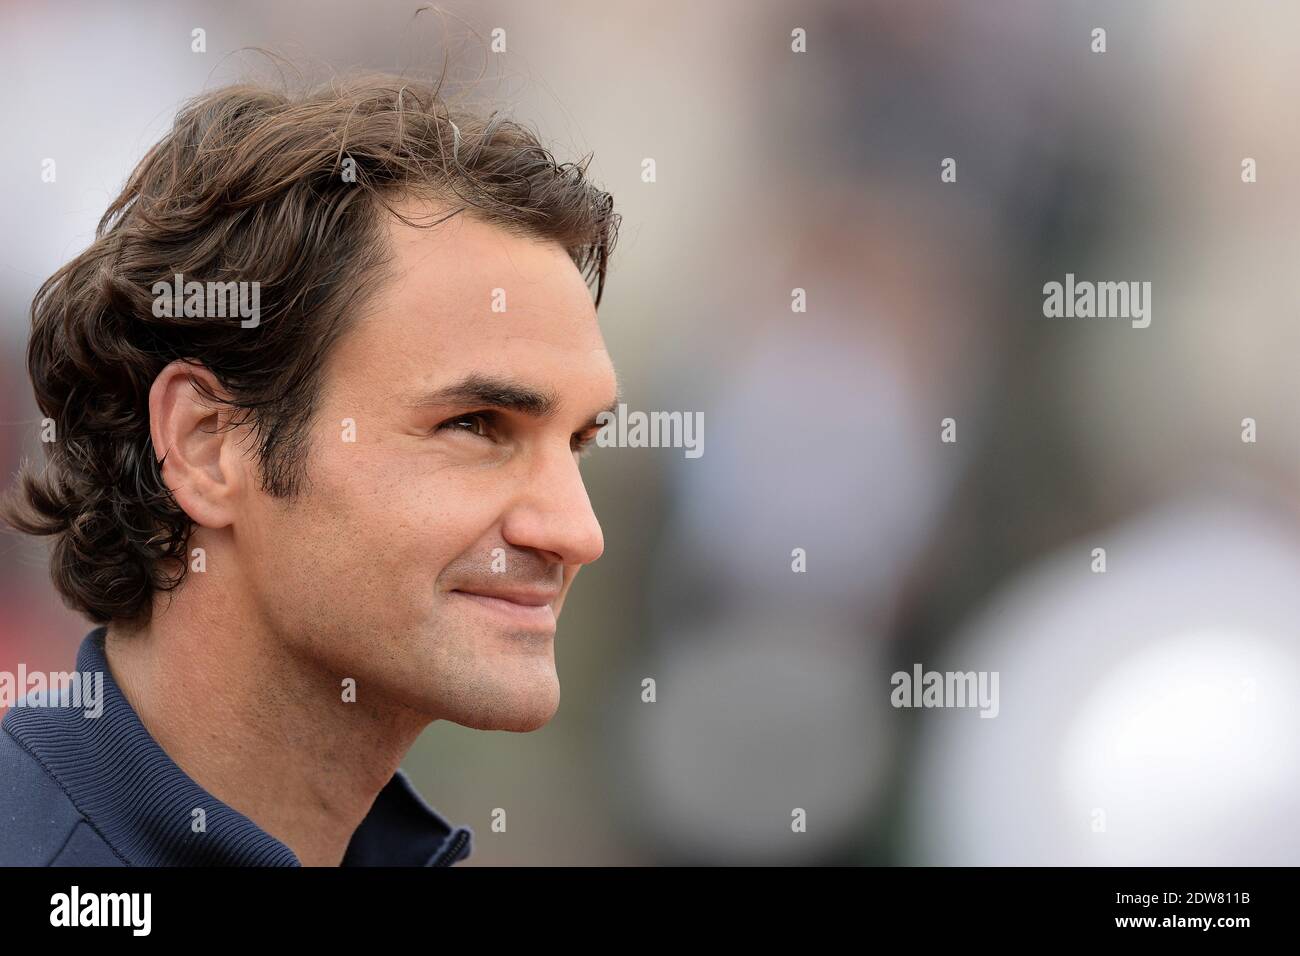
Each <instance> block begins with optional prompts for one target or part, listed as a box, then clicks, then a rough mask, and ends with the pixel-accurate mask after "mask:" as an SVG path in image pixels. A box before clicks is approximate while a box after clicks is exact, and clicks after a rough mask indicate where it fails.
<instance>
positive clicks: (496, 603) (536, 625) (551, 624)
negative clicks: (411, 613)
mask: <svg viewBox="0 0 1300 956" xmlns="http://www.w3.org/2000/svg"><path fill="white" fill-rule="evenodd" d="M450 593H451V594H455V595H457V596H458V597H461V598H464V599H465V600H467V601H469V602H470V603H471V604H473V605H475V606H476V607H478V608H480V609H481V610H484V611H487V612H488V613H490V614H492V615H494V616H496V617H498V618H500V619H501V620H503V621H508V622H509V623H510V624H511V625H512V626H513V627H522V628H526V629H528V630H544V631H554V630H555V610H554V609H553V608H552V607H551V601H553V600H554V599H555V598H554V597H548V596H546V595H541V594H510V595H500V594H478V593H475V592H473V591H461V590H459V589H457V590H454V591H451V592H450Z"/></svg>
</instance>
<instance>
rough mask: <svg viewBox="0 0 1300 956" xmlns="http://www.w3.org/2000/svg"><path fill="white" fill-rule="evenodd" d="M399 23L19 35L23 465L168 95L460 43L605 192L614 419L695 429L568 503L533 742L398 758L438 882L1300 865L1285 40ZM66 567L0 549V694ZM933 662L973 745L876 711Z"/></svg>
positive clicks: (15, 354)
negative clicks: (73, 285) (435, 814)
mask: <svg viewBox="0 0 1300 956" xmlns="http://www.w3.org/2000/svg"><path fill="white" fill-rule="evenodd" d="M415 6H416V5H415V4H413V3H410V2H405V0H403V2H393V0H381V2H367V3H364V4H359V3H351V2H341V0H328V2H314V3H306V2H286V0H276V2H234V3H222V4H216V3H194V2H168V3H162V2H158V3H149V2H135V3H111V2H93V3H92V2H76V0H74V2H61V3H57V4H45V3H39V4H38V3H31V2H23V3H16V2H8V3H4V4H3V6H2V7H0V9H3V22H4V29H3V31H0V62H3V63H4V64H6V66H5V77H6V82H5V83H3V84H0V128H3V129H4V131H5V132H4V139H5V146H4V149H3V150H0V176H2V179H3V183H4V188H3V204H4V205H3V208H4V217H3V218H4V221H5V223H6V228H5V229H3V230H0V306H2V308H0V464H3V470H4V473H5V477H6V482H8V481H9V480H11V479H12V475H13V473H14V471H15V470H16V468H17V465H18V462H19V460H20V457H21V456H23V455H24V454H27V455H35V454H38V453H39V440H38V434H39V427H38V423H39V415H38V413H37V411H36V408H35V404H34V402H33V399H32V395H31V390H30V385H29V383H28V381H27V377H26V373H25V367H24V350H25V346H26V337H27V330H28V327H29V323H30V314H29V311H28V310H29V307H30V303H31V298H32V295H33V294H34V292H35V291H36V289H37V287H38V286H39V285H40V283H41V282H42V281H43V280H44V279H45V278H46V277H47V276H48V275H49V274H50V273H52V272H53V271H54V270H55V269H56V268H57V267H58V266H59V265H61V264H62V263H64V262H65V261H67V260H68V259H69V258H71V257H72V256H73V255H74V254H76V253H77V252H78V251H80V250H81V249H82V248H84V247H85V246H86V245H87V244H88V243H89V241H90V239H91V237H92V235H93V230H94V225H95V223H96V221H97V220H98V218H99V216H100V215H101V214H102V212H103V210H104V208H105V207H106V206H107V204H108V202H109V201H110V200H111V199H112V197H113V196H115V195H116V193H117V192H118V191H119V190H120V188H121V186H122V185H123V183H124V182H125V179H126V177H127V175H128V173H129V171H130V170H131V168H132V167H133V166H134V165H135V163H136V162H137V161H138V160H139V158H140V157H141V156H142V155H143V154H144V152H145V150H146V149H147V148H148V147H149V145H151V144H152V143H153V142H154V141H156V140H157V139H158V138H159V137H160V136H161V134H162V133H163V131H164V130H165V129H166V127H167V126H168V125H169V124H170V121H171V118H172V116H173V115H174V113H175V111H176V109H177V107H178V106H179V105H180V103H181V102H182V101H183V100H184V99H185V98H187V97H189V96H191V95H193V94H195V93H198V92H200V91H201V90H203V89H206V88H210V87H212V86H217V85H221V84H222V83H225V82H230V81H232V80H234V79H236V78H239V77H240V76H243V75H246V73H247V67H248V66H249V65H250V64H254V65H259V66H260V65H261V64H260V63H259V62H258V61H257V59H256V57H251V56H248V55H245V54H240V53H237V52H236V51H238V50H240V48H243V47H248V46H259V47H265V48H268V49H271V50H274V51H276V52H279V53H283V54H285V55H287V56H290V57H293V58H296V59H299V60H301V61H304V62H308V63H316V64H323V65H324V66H326V67H328V68H334V69H346V68H350V67H366V68H373V69H397V70H416V71H419V70H425V71H426V72H427V70H428V69H429V64H430V63H431V62H434V61H436V60H437V58H438V56H440V55H441V51H442V50H444V49H447V48H448V47H450V50H451V52H453V53H455V54H456V55H458V56H459V57H460V58H461V60H462V61H463V62H464V63H467V64H468V69H469V72H471V73H475V74H476V73H478V72H482V73H483V79H482V80H481V81H480V82H479V83H478V88H479V90H480V91H481V93H482V95H483V96H485V97H488V98H490V99H491V100H492V101H493V102H494V103H495V104H496V105H499V106H501V107H503V108H505V109H507V110H508V111H510V112H511V113H512V114H513V115H514V116H515V117H516V118H519V119H524V120H526V121H528V122H530V123H532V124H534V125H535V126H536V127H537V128H538V129H539V130H540V131H541V133H542V135H543V138H544V139H545V140H546V141H547V143H548V145H550V146H551V147H552V148H553V149H554V151H555V153H556V155H557V157H558V158H559V159H561V160H562V161H563V160H577V159H580V158H581V157H582V156H585V155H586V154H587V153H589V152H590V153H593V154H594V159H593V161H592V164H591V167H590V173H591V175H592V176H593V178H594V179H595V180H596V181H597V182H598V183H600V184H601V185H602V186H603V187H604V188H606V189H608V190H610V191H611V192H612V193H613V195H614V198H615V203H616V208H617V209H618V210H619V211H620V212H621V213H622V215H623V217H624V221H623V229H622V233H621V236H620V240H619V245H618V247H617V250H616V252H615V255H614V258H613V261H612V270H611V277H610V283H609V289H608V292H607V295H606V299H605V302H604V304H603V305H602V307H601V312H600V314H601V322H602V326H603V329H604V334H605V338H606V341H607V343H608V345H609V348H610V352H611V354H612V356H613V358H614V361H615V364H616V365H617V367H618V369H619V372H620V377H621V379H622V382H623V388H624V392H625V400H626V401H627V402H628V404H629V407H631V408H633V409H643V410H680V411H688V412H694V411H700V412H703V414H704V419H705V442H704V454H703V456H702V457H700V458H695V459H689V458H686V457H685V456H684V455H683V453H682V451H681V449H671V448H658V449H616V448H610V449H601V450H598V451H597V452H596V453H595V454H594V455H593V457H592V458H591V459H590V461H589V462H588V463H587V464H586V465H585V466H584V471H585V472H586V474H587V476H588V489H589V491H590V493H591V497H592V502H593V504H594V506H595V508H596V512H597V514H598V515H599V516H600V518H601V522H602V525H603V528H604V531H605V540H606V550H605V555H604V557H603V558H602V559H601V560H600V561H599V562H598V563H597V564H595V565H594V566H592V567H591V568H589V569H587V570H585V571H584V572H583V575H582V580H581V583H580V585H579V586H578V587H577V588H575V589H574V592H573V595H572V597H571V598H570V600H569V601H568V603H567V604H566V605H565V614H564V620H563V622H562V625H561V628H560V633H559V636H558V638H557V644H556V654H557V659H558V664H559V671H560V675H561V680H562V684H563V701H562V704H561V707H560V710H559V713H558V714H557V716H556V717H555V719H554V720H553V721H552V722H551V723H550V724H549V725H547V726H546V727H545V728H543V729H542V730H539V731H537V732H534V733H531V734H522V735H521V734H509V733H485V732H478V731H471V730H467V729H465V728H462V727H458V726H454V725H443V724H436V725H434V726H432V727H430V728H429V730H428V731H427V732H426V733H425V734H424V736H423V737H422V738H421V740H420V741H419V743H418V744H417V746H416V747H415V748H414V749H413V750H412V752H411V753H410V755H409V757H408V759H407V761H406V763H405V767H406V768H407V770H408V771H409V773H410V774H411V775H412V777H413V778H414V780H415V782H416V783H417V785H418V786H419V787H420V789H421V790H422V792H423V793H424V794H425V795H426V796H427V797H428V799H429V801H430V802H431V803H433V804H434V805H435V806H436V807H437V808H438V809H439V810H440V811H442V812H443V813H445V815H447V816H448V817H449V818H450V819H452V820H453V821H454V822H456V823H461V824H465V825H468V826H470V827H472V828H474V830H475V834H476V839H475V852H474V855H473V857H472V858H471V859H470V860H469V861H468V862H467V863H466V864H462V865H494V864H524V865H530V864H616V865H617V864H715V863H725V864H773V863H789V864H905V865H912V864H1020V863H1040V864H1156V865H1160V864H1188V865H1207V864H1270V865H1273V864H1283V863H1290V864H1294V863H1295V862H1296V860H1297V858H1298V853H1300V823H1297V820H1300V746H1298V745H1297V740H1300V704H1297V701H1296V687H1297V679H1300V643H1298V642H1297V629H1298V628H1300V587H1298V586H1297V585H1298V582H1300V508H1298V505H1300V428H1298V427H1297V418H1296V407H1297V402H1296V399H1297V396H1298V392H1300V376H1297V374H1296V373H1297V369H1298V362H1297V355H1298V354H1300V353H1298V347H1300V321H1297V319H1298V318H1300V317H1298V316H1297V288H1296V285H1295V281H1294V280H1295V276H1296V275H1297V270H1296V267H1295V263H1296V262H1297V261H1300V230H1297V228H1296V222H1297V216H1296V212H1297V209H1298V208H1300V207H1298V206H1297V198H1300V168H1297V163H1298V162H1300V126H1298V125H1297V123H1296V121H1295V116H1294V112H1295V107H1294V104H1295V103H1297V102H1300V71H1297V70H1295V68H1294V66H1295V62H1296V40H1295V37H1296V36H1297V35H1298V31H1297V28H1300V8H1296V7H1294V6H1291V5H1287V4H1283V3H1273V2H1259V0H1256V2H1241V3H1237V4H1233V5H1232V6H1231V7H1228V6H1227V5H1223V4H1217V3H1212V2H1187V0H1179V2H1175V0H1166V2H1151V3H1143V4H1140V5H1139V4H1131V3H1127V2H1118V0H1117V2H1091V3H1088V4H1086V5H1085V4H1077V3H1055V4H1045V3H1040V2H1028V0H1026V2H1006V0H985V2H980V3H973V2H972V3H959V2H947V0H945V2H939V0H929V2H923V3H897V2H881V3H871V2H861V0H854V2H848V0H843V2H816V3H801V4H793V3H786V2H771V0H768V2H753V0H723V2H714V3H708V4H698V3H688V2H656V3H651V4H637V5H613V4H607V3H598V2H588V0H564V2H556V3H547V4H536V3H531V2H523V0H508V2H506V0H503V2H482V3H472V4H471V3H455V2H445V3H443V4H441V6H442V7H443V9H445V10H447V11H451V12H452V13H454V14H455V17H456V18H459V22H457V20H456V19H450V20H447V19H444V20H439V19H437V18H428V17H420V18H416V19H414V20H413V19H412V14H413V12H414V9H415ZM471 27H472V29H473V30H475V31H477V32H478V33H479V34H480V35H481V36H482V37H483V38H488V37H489V35H490V34H491V31H492V30H493V29H494V28H498V27H500V28H502V29H504V30H505V31H506V34H505V35H506V39H507V52H506V53H504V54H491V53H488V52H487V50H486V42H485V40H480V39H478V38H476V37H475V36H474V35H473V33H471V32H470V28H471ZM1098 27H1100V28H1103V29H1105V31H1106V43H1107V49H1106V52H1104V53H1096V52H1093V49H1092V47H1093V45H1094V41H1093V32H1092V31H1093V30H1094V29H1095V28H1098ZM195 28H202V29H204V30H205V31H206V39H207V52H206V53H205V54H196V53H193V52H191V47H190V42H191V41H190V37H191V31H192V30H193V29H195ZM796 29H802V30H804V31H806V52H794V51H793V50H792V43H793V42H794V38H793V37H792V31H794V30H796ZM457 51H461V52H459V53H457ZM462 72H464V68H462ZM46 157H54V158H56V159H57V162H58V179H57V182H56V183H53V184H50V183H42V182H41V180H40V175H39V172H40V164H41V161H42V159H44V158H46ZM646 157H653V158H654V159H655V162H656V167H657V178H656V181H655V182H653V183H647V182H643V181H642V178H641V172H642V160H643V159H644V158H646ZM1248 157H1249V158H1253V159H1254V160H1255V161H1256V163H1257V169H1258V181H1257V182H1253V183H1245V182H1243V181H1242V175H1241V173H1242V161H1243V160H1244V159H1246V158H1248ZM946 158H953V159H955V160H956V161H957V167H956V168H957V179H956V181H955V182H943V181H942V180H941V178H940V172H941V166H940V164H941V162H942V161H943V160H944V159H946ZM1067 272H1070V273H1074V274H1075V275H1076V276H1078V277H1079V278H1080V279H1089V280H1098V281H1100V280H1113V281H1130V280H1131V281H1149V282H1151V283H1152V300H1151V305H1152V312H1151V315H1152V321H1151V325H1150V327H1149V328H1146V329H1135V328H1132V327H1131V326H1130V324H1129V322H1128V321H1125V320H1114V319H1110V320H1102V319H1048V318H1045V317H1044V315H1043V308H1042V307H1043V291H1042V287H1043V285H1044V283H1046V282H1050V281H1063V280H1064V276H1065V274H1066V273H1067ZM795 288H801V289H804V290H806V295H807V311H806V312H794V311H792V308H791V293H792V290H793V289H795ZM946 418H951V419H953V420H954V421H955V423H956V438H957V440H956V441H955V442H951V443H947V442H942V441H941V440H940V430H941V426H940V423H941V421H942V420H943V419H946ZM1246 418H1251V419H1253V420H1254V421H1255V423H1256V429H1257V440H1256V441H1254V442H1244V441H1243V440H1242V432H1243V419H1246ZM795 548H802V549H804V550H805V552H806V555H807V570H806V572H805V573H795V572H793V571H792V566H791V565H792V551H793V549H795ZM1095 548H1104V549H1105V551H1106V556H1107V567H1106V571H1105V573H1097V572H1096V571H1094V557H1093V549H1095ZM45 563H46V551H45V545H44V544H43V543H41V542H32V541H24V540H20V539H18V538H17V537H15V536H13V535H5V536H4V537H3V538H0V669H3V670H10V671H13V670H16V668H17V663H18V662H19V661H23V662H25V663H26V664H27V667H28V668H29V669H31V670H58V669H64V668H66V667H69V666H71V664H72V662H73V659H74V653H75V649H76V646H77V644H78V643H79V642H80V640H81V638H82V637H83V636H84V635H85V633H86V632H87V631H88V630H89V629H90V627H91V625H90V624H89V623H88V622H86V621H84V620H82V619H80V618H78V617H77V616H75V615H73V614H71V613H70V612H69V611H67V610H65V609H64V608H63V607H62V606H61V604H60V603H59V601H58V599H57V597H56V596H55V594H54V591H53V589H52V587H51V586H50V584H49V581H48V577H47V573H46V567H45ZM916 663H920V664H922V665H923V666H924V667H925V668H926V669H927V670H930V669H934V670H960V671H972V670H973V671H997V672H998V673H999V674H1000V707H999V713H998V716H997V717H996V719H980V718H979V715H978V713H977V712H976V711H975V710H970V709H967V710H963V709H928V710H927V709H895V708H894V707H892V706H891V705H890V692H891V690H892V686H891V683H890V676H891V674H893V673H894V672H895V671H898V670H904V671H907V672H909V673H910V672H911V670H912V667H913V665H914V664H916ZM646 678H653V679H654V680H655V682H656V685H657V701H656V702H655V703H645V702H643V701H642V681H643V680H644V679H646ZM497 807H503V808H506V809H507V812H508V814H509V830H508V832H507V833H504V834H494V833H492V832H491V828H490V825H491V814H492V811H493V809H494V808H497ZM795 808H801V809H803V810H804V811H806V814H807V832H803V833H799V832H792V827H791V819H792V817H791V814H792V812H793V811H794V810H795Z"/></svg>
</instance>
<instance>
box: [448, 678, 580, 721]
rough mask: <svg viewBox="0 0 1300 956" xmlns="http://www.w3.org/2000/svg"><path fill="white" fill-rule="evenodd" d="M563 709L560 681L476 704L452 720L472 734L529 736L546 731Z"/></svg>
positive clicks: (549, 682)
mask: <svg viewBox="0 0 1300 956" xmlns="http://www.w3.org/2000/svg"><path fill="white" fill-rule="evenodd" d="M559 709H560V683H559V681H558V680H552V681H540V682H535V683H534V684H532V685H531V686H529V687H527V688H510V690H509V691H508V692H505V693H502V694H501V695H499V696H498V697H497V698H496V699H495V700H479V701H474V702H473V703H472V705H471V706H469V707H467V708H466V709H465V713H464V714H462V715H456V716H450V717H449V718H448V719H449V720H451V721H452V722H453V723H456V724H460V725H461V726H462V727H468V728H470V729H472V730H508V731H514V732H515V733H527V732H529V731H532V730H539V729H541V728H542V727H545V726H546V725H547V724H548V723H550V721H551V718H552V717H554V716H555V714H556V712H557V711H558V710H559ZM462 717H463V719H460V718H462Z"/></svg>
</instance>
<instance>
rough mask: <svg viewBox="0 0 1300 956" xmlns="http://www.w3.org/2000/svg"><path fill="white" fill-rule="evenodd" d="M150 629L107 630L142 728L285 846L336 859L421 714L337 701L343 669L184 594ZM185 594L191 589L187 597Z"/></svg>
mask: <svg viewBox="0 0 1300 956" xmlns="http://www.w3.org/2000/svg"><path fill="white" fill-rule="evenodd" d="M173 596H174V597H175V598H176V599H175V600H174V601H173V602H172V603H171V605H170V607H168V606H167V602H166V601H163V602H161V604H160V609H161V608H166V610H165V611H162V613H157V612H156V613H155V615H154V619H153V621H152V622H151V623H150V624H149V625H148V626H146V627H143V628H139V629H137V630H134V631H128V630H125V629H122V628H119V627H117V626H116V625H110V626H109V629H108V634H107V638H106V641H105V654H106V656H107V658H108V662H109V667H110V670H111V671H112V675H113V678H114V680H116V681H117V683H118V685H119V686H120V687H121V689H122V693H123V694H124V695H125V697H126V699H127V701H128V703H130V704H131V706H132V707H133V708H134V709H135V712H136V713H137V714H138V715H139V717H140V720H141V722H142V723H143V724H144V726H145V728H146V729H147V730H148V731H149V733H150V734H151V735H152V736H153V738H154V739H155V740H156V741H157V742H158V744H159V745H160V746H161V747H162V749H163V750H164V751H166V753H167V754H168V756H170V757H171V758H172V760H174V761H175V762H176V764H177V766H179V767H180V768H181V769H182V770H183V771H185V773H187V774H188V775H189V776H190V777H191V778H192V779H193V780H194V781H195V782H196V783H198V784H199V786H201V787H203V788H204V789H205V790H207V791H208V792H209V793H211V794H212V795H213V796H214V797H216V798H217V799H218V800H221V801H222V802H223V803H226V804H227V805H228V806H230V807H232V808H233V809H235V810H238V811H239V812H240V813H242V814H244V816H246V817H248V818H249V819H250V820H252V821H253V822H254V823H256V824H257V825H258V826H259V827H261V828H262V829H263V830H265V831H266V832H267V833H269V834H270V835H271V836H273V837H275V838H276V839H278V840H279V841H280V842H282V843H284V844H285V845H287V846H288V847H289V848H290V849H291V850H293V852H294V853H295V854H296V855H297V857H298V859H299V860H300V861H301V862H302V864H303V865H304V866H337V865H338V864H339V863H340V862H341V861H342V859H343V856H344V854H345V852H346V851H347V847H348V843H349V841H350V839H351V837H352V834H353V832H354V831H355V830H356V828H357V827H358V826H359V825H360V823H361V821H362V820H363V819H364V818H365V816H366V814H367V813H368V812H369V811H370V808H371V806H372V804H373V803H374V800H375V797H376V796H377V795H378V793H379V791H380V790H381V789H383V787H384V785H385V784H387V783H388V781H389V779H390V778H391V777H392V775H393V774H394V773H395V772H396V770H397V768H398V766H399V765H400V763H401V761H402V758H403V757H404V756H405V754H406V752H407V750H409V749H410V747H411V745H412V744H414V743H415V740H416V738H417V737H418V736H419V734H420V732H421V730H423V728H424V726H425V725H426V724H427V723H428V719H427V718H421V716H420V715H417V714H414V713H412V712H411V711H410V710H407V709H405V708H397V707H387V708H384V707H376V706H374V702H373V701H368V702H367V703H366V704H365V705H362V704H357V703H344V702H343V686H342V679H343V675H337V674H332V673H330V672H329V671H328V670H327V669H326V668H324V667H322V666H321V665H320V664H319V663H318V662H315V661H312V660H310V659H306V658H304V657H303V656H302V655H301V654H294V653H292V652H291V650H290V648H289V647H287V646H286V642H284V641H281V640H277V638H276V636H275V635H274V634H269V633H266V631H265V627H264V625H259V622H257V621H255V620H247V619H241V617H240V615H239V614H238V613H235V614H231V613H230V611H232V610H233V609H229V608H225V607H223V608H222V616H221V621H220V623H216V622H214V621H212V620H210V619H208V620H202V619H200V618H199V616H198V615H195V614H193V613H189V612H190V611H191V609H192V606H193V603H197V602H193V603H192V602H190V601H183V599H182V598H181V596H180V594H179V593H177V594H175V595H173ZM188 597H190V598H191V599H193V598H194V597H195V595H194V594H193V593H191V594H190V595H188Z"/></svg>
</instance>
